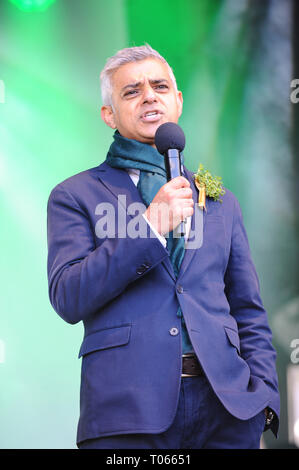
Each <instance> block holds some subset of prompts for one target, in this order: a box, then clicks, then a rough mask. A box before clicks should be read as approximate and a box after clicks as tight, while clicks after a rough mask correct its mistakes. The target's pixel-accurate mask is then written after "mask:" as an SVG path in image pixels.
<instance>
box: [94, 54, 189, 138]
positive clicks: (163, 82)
mask: <svg viewBox="0 0 299 470" xmlns="http://www.w3.org/2000/svg"><path fill="white" fill-rule="evenodd" d="M112 89H113V92H112V102H113V107H114V111H113V110H112V108H111V106H103V107H102V110H101V114H102V119H103V120H104V121H105V122H106V124H107V125H108V126H110V127H112V129H118V131H119V133H120V134H121V135H122V136H123V137H126V138H128V139H135V140H138V141H140V142H144V143H147V144H150V145H154V138H155V133H156V130H157V128H158V127H159V126H160V125H161V124H163V123H164V122H169V121H170V122H175V123H177V122H178V119H179V117H180V115H181V113H182V105H183V98H182V93H181V92H180V91H176V90H175V87H174V84H173V83H172V81H171V78H170V76H169V73H168V68H167V65H166V64H164V63H163V62H162V61H160V60H159V59H155V58H149V59H146V60H142V61H138V62H130V63H128V64H125V65H122V66H121V67H120V68H119V69H117V70H116V71H115V72H114V74H113V75H112Z"/></svg>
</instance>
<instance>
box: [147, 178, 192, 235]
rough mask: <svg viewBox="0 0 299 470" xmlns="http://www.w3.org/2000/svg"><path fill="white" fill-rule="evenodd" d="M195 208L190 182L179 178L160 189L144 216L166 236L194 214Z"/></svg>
mask: <svg viewBox="0 0 299 470" xmlns="http://www.w3.org/2000/svg"><path fill="white" fill-rule="evenodd" d="M193 206H194V201H193V199H192V189H191V188H190V183H189V181H188V180H187V179H186V178H184V177H183V176H177V177H176V178H173V179H172V180H171V181H169V182H168V183H166V184H164V185H163V186H162V188H160V190H159V191H158V192H157V194H156V196H155V197H154V199H153V200H152V202H151V204H150V205H149V206H148V208H147V209H146V211H145V214H144V215H145V216H146V217H147V219H148V220H149V222H150V223H151V224H152V225H153V226H154V227H155V229H156V230H157V231H158V233H160V235H163V236H164V235H166V234H167V233H169V232H171V231H172V230H173V229H175V228H176V227H177V226H178V225H179V223H180V222H182V220H184V219H185V218H186V217H189V216H191V215H192V214H193Z"/></svg>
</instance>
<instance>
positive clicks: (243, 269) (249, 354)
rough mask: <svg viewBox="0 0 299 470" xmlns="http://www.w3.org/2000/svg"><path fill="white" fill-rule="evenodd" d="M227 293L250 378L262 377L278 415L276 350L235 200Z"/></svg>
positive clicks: (239, 210) (226, 275) (271, 405)
mask: <svg viewBox="0 0 299 470" xmlns="http://www.w3.org/2000/svg"><path fill="white" fill-rule="evenodd" d="M225 291H226V296H227V299H228V302H229V304H230V310H231V315H232V316H233V317H234V318H235V320H236V321H237V324H238V330H239V337H240V346H241V356H242V358H243V359H244V360H245V361H246V362H247V364H248V366H249V368H250V371H251V375H255V376H257V377H259V378H261V379H262V380H263V381H264V382H265V383H266V385H267V386H268V387H269V389H270V395H271V402H270V403H269V407H270V408H272V410H273V411H275V413H276V415H277V416H278V415H279V393H278V380H277V373H276V364H275V361H276V351H275V349H274V347H273V345H272V333H271V330H270V327H269V324H268V319H267V313H266V311H265V308H264V306H263V302H262V300H261V296H260V285H259V280H258V276H257V273H256V270H255V266H254V264H253V261H252V258H251V253H250V247H249V243H248V238H247V234H246V230H245V227H244V224H243V217H242V213H241V209H240V205H239V203H238V201H237V199H235V203H234V218H233V228H232V239H231V249H230V256H229V261H228V266H227V269H226V273H225Z"/></svg>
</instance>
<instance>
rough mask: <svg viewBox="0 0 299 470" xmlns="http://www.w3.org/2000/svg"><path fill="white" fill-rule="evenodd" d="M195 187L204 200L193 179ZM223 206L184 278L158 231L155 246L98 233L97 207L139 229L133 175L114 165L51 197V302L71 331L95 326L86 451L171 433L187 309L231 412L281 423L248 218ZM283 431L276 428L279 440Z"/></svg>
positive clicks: (233, 205)
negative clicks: (105, 439)
mask: <svg viewBox="0 0 299 470" xmlns="http://www.w3.org/2000/svg"><path fill="white" fill-rule="evenodd" d="M186 177H187V178H188V179H189V181H190V183H191V187H192V190H193V193H194V200H195V201H196V200H197V197H198V193H197V189H196V187H195V186H194V183H193V177H192V173H190V172H188V171H187V170H186ZM120 194H121V195H122V196H123V198H122V203H121V204H120V203H119V200H118V199H117V196H118V195H120ZM124 196H125V197H124ZM222 199H223V202H222V203H220V202H215V201H213V200H211V199H209V198H208V199H207V212H204V215H203V243H202V246H200V247H198V248H194V249H187V250H186V251H185V256H184V259H183V262H182V265H181V269H180V273H179V276H178V278H177V279H176V278H175V275H174V272H173V268H172V265H171V263H170V260H169V256H168V251H167V249H165V248H164V247H163V245H162V244H161V243H160V241H159V240H158V239H157V238H156V237H155V235H154V234H153V232H152V231H151V230H150V228H149V226H148V225H147V224H146V225H147V227H148V234H149V235H150V236H148V237H143V238H141V237H140V238H135V239H133V238H130V237H124V236H119V237H118V236H116V237H111V236H109V237H106V238H102V237H100V236H97V235H96V230H95V227H96V224H97V222H98V220H99V215H98V214H97V209H96V208H97V207H98V204H100V203H102V202H107V203H110V205H111V207H113V208H115V213H116V216H117V218H118V221H120V220H123V221H126V223H127V224H129V223H130V221H131V222H132V219H133V215H132V214H128V211H127V210H126V206H128V205H130V204H131V203H133V202H142V201H141V199H140V196H139V192H138V190H137V188H136V187H135V185H134V184H133V182H132V181H131V179H130V177H129V175H128V173H127V172H126V171H125V170H119V169H114V168H111V167H110V166H109V165H107V164H106V163H105V162H104V163H102V164H101V165H99V166H98V167H95V168H92V169H89V170H87V171H84V172H81V173H79V174H77V175H75V176H72V177H71V178H68V179H67V180H65V181H63V182H62V183H60V184H58V185H57V186H56V187H55V188H54V189H53V190H52V192H51V194H50V197H49V201H48V248H49V252H48V279H49V296H50V301H51V304H52V306H53V308H54V309H55V311H56V312H57V313H58V314H59V315H60V316H61V317H62V318H63V319H64V320H65V321H67V322H69V323H71V324H75V323H77V322H79V321H81V320H82V321H83V324H84V338H83V342H82V345H81V348H80V353H79V357H81V356H82V358H83V360H82V373H81V392H80V419H79V424H78V434H77V442H78V443H79V442H81V441H83V440H85V439H90V438H95V437H99V436H107V435H113V434H123V433H161V432H163V431H165V430H166V429H167V428H168V427H169V426H170V424H171V423H172V420H173V419H174V416H175V412H176V407H177V403H178V397H179V389H180V380H181V365H182V362H181V335H180V331H181V323H180V318H179V317H178V316H177V310H178V306H179V305H180V306H181V309H182V312H183V315H184V319H185V322H186V326H187V329H188V332H189V336H190V339H191V342H192V345H193V348H194V351H195V353H196V355H197V357H198V359H199V361H200V363H201V364H202V367H203V369H204V372H205V374H206V376H207V378H208V380H209V382H210V384H211V386H212V388H213V390H214V391H215V393H216V394H217V396H218V398H219V400H220V401H221V402H222V403H223V405H224V406H225V408H226V409H227V410H228V411H229V412H230V413H231V414H232V415H234V416H236V417H237V418H239V419H242V420H245V419H249V418H251V417H252V416H254V415H256V414H257V413H258V412H260V411H261V410H262V409H264V408H265V407H266V406H269V407H271V408H272V409H273V410H274V411H275V413H276V414H277V416H278V415H279V394H278V384H277V375H276V368H275V359H276V353H275V350H274V348H273V346H272V338H271V331H270V328H269V325H268V322H267V314H266V312H265V309H264V306H263V304H262V300H261V297H260V293H259V282H258V278H257V274H256V270H255V267H254V264H253V262H252V258H251V255H250V249H249V245H248V239H247V236H246V232H245V229H244V225H243V221H242V215H241V210H240V207H239V204H238V201H237V199H236V197H235V196H234V195H233V194H232V193H231V192H230V191H229V190H227V189H226V193H225V195H224V196H223V198H222ZM200 210H201V209H199V208H198V207H195V211H200ZM194 218H195V217H194V216H193V217H192V224H191V228H192V227H193V229H194ZM120 225H121V222H119V223H118V225H117V224H116V231H118V230H120V229H121V228H123V227H120ZM173 328H177V329H178V331H179V334H177V335H176V334H173V332H174V331H176V330H173ZM170 332H171V333H172V334H171V333H170ZM277 427H278V421H277V420H275V421H274V424H273V426H272V430H273V432H274V433H275V434H276V433H277Z"/></svg>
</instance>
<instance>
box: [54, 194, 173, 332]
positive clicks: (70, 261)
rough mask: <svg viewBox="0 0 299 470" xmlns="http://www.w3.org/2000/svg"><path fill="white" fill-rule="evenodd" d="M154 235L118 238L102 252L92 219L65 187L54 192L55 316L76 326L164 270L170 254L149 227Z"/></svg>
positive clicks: (104, 245) (103, 245) (104, 243)
mask: <svg viewBox="0 0 299 470" xmlns="http://www.w3.org/2000/svg"><path fill="white" fill-rule="evenodd" d="M127 217H130V216H129V215H128V216H127ZM140 217H141V216H140ZM143 220H144V219H143ZM144 223H146V222H145V221H144ZM148 231H149V232H150V234H149V236H147V237H146V238H134V239H133V238H129V237H126V238H118V237H117V236H116V237H115V238H106V239H105V240H103V241H102V243H101V245H100V246H98V247H96V245H95V228H94V227H93V226H92V222H91V220H90V218H89V217H88V214H87V213H86V212H85V211H84V210H83V209H82V208H81V207H80V206H79V204H78V203H77V201H76V200H75V199H74V197H73V196H72V195H71V194H70V193H69V192H68V191H66V190H65V189H64V188H63V187H61V186H60V185H58V186H57V187H56V188H54V189H53V191H52V192H51V194H50V197H49V200H48V208H47V233H48V269H47V270H48V283H49V297H50V301H51V304H52V306H53V308H54V310H55V311H56V312H57V313H58V314H59V315H60V316H61V317H62V318H63V319H64V320H65V321H67V322H68V323H72V324H75V323H77V322H79V321H80V320H84V319H85V318H86V317H87V316H89V315H92V314H93V313H95V312H96V311H98V310H99V309H101V308H102V307H103V306H104V305H105V304H106V303H108V302H110V301H111V300H113V299H114V298H115V297H117V296H118V295H120V294H121V293H122V292H123V291H124V289H125V288H126V287H127V285H128V284H129V283H131V282H134V281H135V280H136V279H139V278H140V277H141V276H143V275H144V274H145V273H146V272H147V271H149V270H150V269H152V268H154V267H155V266H156V265H157V264H159V263H160V262H161V261H162V260H163V259H164V258H165V257H167V256H168V251H167V250H166V249H165V248H164V247H163V246H162V244H161V243H160V241H159V240H158V238H157V237H156V236H155V235H154V233H153V232H151V230H150V227H149V226H148Z"/></svg>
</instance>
